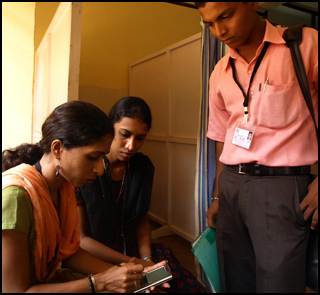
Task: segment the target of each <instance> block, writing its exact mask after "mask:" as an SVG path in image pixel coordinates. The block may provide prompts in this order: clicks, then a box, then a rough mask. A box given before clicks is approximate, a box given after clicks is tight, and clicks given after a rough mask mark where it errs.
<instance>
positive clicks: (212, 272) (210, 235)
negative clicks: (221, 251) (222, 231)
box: [191, 227, 220, 293]
mask: <svg viewBox="0 0 320 295" xmlns="http://www.w3.org/2000/svg"><path fill="white" fill-rule="evenodd" d="M191 246H192V249H191V250H192V252H193V254H194V255H195V256H196V257H197V259H198V261H199V263H200V264H201V266H202V268H203V270H204V272H205V274H206V276H207V279H208V282H209V287H210V289H211V291H212V292H213V293H220V282H219V269H218V257H217V244H216V232H215V230H214V229H213V228H210V227H207V228H206V229H205V230H204V231H203V232H202V233H201V234H200V236H199V237H198V238H196V239H195V240H194V242H193V243H192V244H191Z"/></svg>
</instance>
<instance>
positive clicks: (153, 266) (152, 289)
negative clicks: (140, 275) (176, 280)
mask: <svg viewBox="0 0 320 295" xmlns="http://www.w3.org/2000/svg"><path fill="white" fill-rule="evenodd" d="M166 264H167V261H166V260H163V261H161V262H159V263H156V264H154V265H152V266H148V267H146V268H145V269H144V270H143V272H144V273H147V272H149V271H151V270H154V269H156V268H158V267H160V266H164V265H166ZM159 287H161V288H170V285H169V284H168V283H163V284H162V285H160V286H157V287H151V288H150V290H146V292H145V293H151V292H153V293H159V292H158V291H157V288H159Z"/></svg>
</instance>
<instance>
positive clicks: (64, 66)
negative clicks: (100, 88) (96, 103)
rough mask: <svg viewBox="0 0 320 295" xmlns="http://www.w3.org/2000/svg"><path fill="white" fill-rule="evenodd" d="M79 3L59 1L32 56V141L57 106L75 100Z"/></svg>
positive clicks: (79, 32) (76, 93) (77, 88)
mask: <svg viewBox="0 0 320 295" xmlns="http://www.w3.org/2000/svg"><path fill="white" fill-rule="evenodd" d="M81 8H82V3H81V2H61V3H60V5H59V7H58V9H57V11H56V13H55V15H54V17H53V19H52V22H51V23H50V25H49V27H48V29H47V31H46V33H45V36H44V37H43V39H42V41H41V43H40V45H39V47H38V49H37V51H36V54H35V79H34V95H33V142H34V143H36V142H38V141H39V140H40V139H41V126H42V124H43V122H44V120H45V119H46V117H47V116H48V115H49V114H50V113H51V111H52V110H53V109H54V108H55V107H57V106H58V105H60V104H62V103H64V102H67V101H69V100H77V99H78V91H79V70H80V40H81Z"/></svg>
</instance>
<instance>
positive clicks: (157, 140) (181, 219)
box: [129, 33, 201, 241]
mask: <svg viewBox="0 0 320 295" xmlns="http://www.w3.org/2000/svg"><path fill="white" fill-rule="evenodd" d="M200 42H201V33H198V34H196V35H194V36H191V37H189V38H187V39H185V40H182V41H180V42H178V43H176V44H173V45H171V46H169V47H166V48H164V49H163V50H160V51H158V52H156V53H154V54H151V55H149V56H147V57H145V58H143V59H141V60H139V61H137V62H135V63H133V64H132V65H131V66H130V89H129V93H130V95H132V96H139V97H141V98H143V99H144V100H146V102H147V103H148V104H149V106H150V109H151V112H152V117H153V123H152V128H151V130H150V132H149V135H148V137H147V140H146V142H145V144H144V146H143V147H142V149H141V151H142V152H143V153H145V154H146V155H148V156H149V157H150V159H151V161H152V162H153V164H154V166H155V177H154V184H153V190H152V198H151V205H150V210H149V216H150V217H151V218H152V219H154V220H155V221H157V222H159V223H160V224H162V225H163V227H162V228H161V229H160V230H158V231H157V232H156V233H155V235H153V237H158V236H161V235H168V234H171V233H177V234H179V235H181V236H182V237H184V238H185V239H187V240H189V241H192V240H193V239H194V238H195V237H196V236H195V235H196V233H195V207H196V206H195V203H194V202H195V198H194V191H195V175H196V146H197V132H198V126H199V109H200V93H201V91H200V77H201V76H200V73H201V64H200Z"/></svg>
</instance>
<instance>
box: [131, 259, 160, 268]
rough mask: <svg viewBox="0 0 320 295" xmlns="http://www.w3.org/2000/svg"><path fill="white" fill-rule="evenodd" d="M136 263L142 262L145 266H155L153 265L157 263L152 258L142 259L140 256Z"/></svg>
mask: <svg viewBox="0 0 320 295" xmlns="http://www.w3.org/2000/svg"><path fill="white" fill-rule="evenodd" d="M134 263H136V264H142V265H143V267H148V266H153V265H155V263H154V262H153V261H152V260H151V259H150V260H149V259H148V260H142V259H139V258H137V259H136V260H135V261H134Z"/></svg>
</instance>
